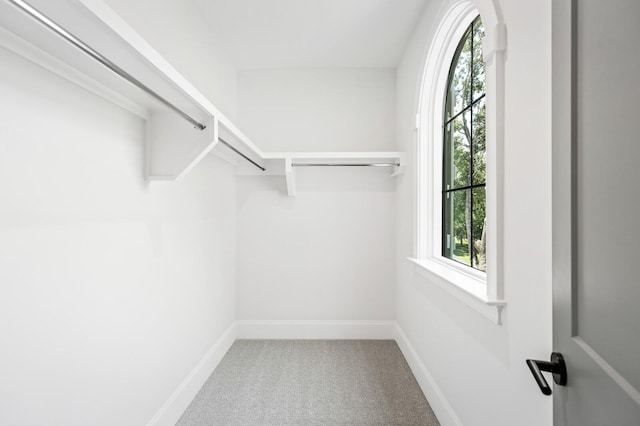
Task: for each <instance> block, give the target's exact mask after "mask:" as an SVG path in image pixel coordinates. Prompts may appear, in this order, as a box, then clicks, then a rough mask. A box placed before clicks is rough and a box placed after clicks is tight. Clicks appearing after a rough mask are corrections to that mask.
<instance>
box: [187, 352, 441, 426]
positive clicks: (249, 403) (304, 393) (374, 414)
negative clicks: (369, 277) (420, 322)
mask: <svg viewBox="0 0 640 426" xmlns="http://www.w3.org/2000/svg"><path fill="white" fill-rule="evenodd" d="M177 424H178V425H182V426H187V425H188V426H193V425H216V426H218V425H220V426H226V425H234V426H235V425H243V426H244V425H247V426H248V425H261V426H262V425H265V426H266V425H300V426H302V425H305V426H306V425H362V426H364V425H376V426H377V425H380V426H383V425H421V426H439V423H438V420H437V419H436V417H435V416H434V414H433V412H432V411H431V407H429V404H428V403H427V400H426V399H425V397H424V395H423V394H422V392H421V391H420V388H419V387H418V383H417V382H416V380H415V377H414V376H413V374H412V373H411V370H410V369H409V366H408V365H407V362H406V361H405V359H404V357H403V356H402V353H401V352H400V349H399V348H398V346H397V345H396V343H395V342H394V341H391V340H237V341H236V342H235V343H234V344H233V346H232V347H231V349H229V352H227V354H226V355H225V357H224V358H223V359H222V361H221V362H220V365H218V368H216V370H215V371H214V372H213V373H212V374H211V376H210V377H209V379H208V380H207V382H206V383H205V384H204V386H203V387H202V389H201V390H200V392H199V393H198V395H196V397H195V398H194V400H193V402H192V403H191V405H189V407H188V408H187V410H186V411H185V412H184V414H183V415H182V417H181V418H180V420H179V421H178V423H177Z"/></svg>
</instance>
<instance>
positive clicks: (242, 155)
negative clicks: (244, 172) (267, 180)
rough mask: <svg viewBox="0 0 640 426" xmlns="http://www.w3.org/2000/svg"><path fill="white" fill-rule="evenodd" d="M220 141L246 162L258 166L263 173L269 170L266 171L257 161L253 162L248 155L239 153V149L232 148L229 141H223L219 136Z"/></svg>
mask: <svg viewBox="0 0 640 426" xmlns="http://www.w3.org/2000/svg"><path fill="white" fill-rule="evenodd" d="M218 140H219V141H220V142H222V144H224V145H225V146H226V147H227V148H229V149H230V150H232V151H233V152H235V153H236V154H238V155H239V156H241V157H242V158H244V159H245V160H247V161H248V162H250V163H251V164H253V165H254V166H256V167H257V168H259V169H260V170H262V171H263V172H264V171H265V170H267V169H265V168H264V167H262V166H261V165H260V164H258V163H256V162H255V161H253V160H252V159H251V158H249V157H247V156H246V155H244V154H243V153H241V152H240V151H238V150H237V149H235V148H234V147H232V146H231V145H230V144H229V143H228V142H227V141H225V140H224V139H222V138H221V137H220V136H218Z"/></svg>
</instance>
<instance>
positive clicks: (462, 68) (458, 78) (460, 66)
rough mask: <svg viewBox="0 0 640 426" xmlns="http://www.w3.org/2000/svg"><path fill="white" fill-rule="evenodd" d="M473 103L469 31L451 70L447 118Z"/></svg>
mask: <svg viewBox="0 0 640 426" xmlns="http://www.w3.org/2000/svg"><path fill="white" fill-rule="evenodd" d="M469 104H471V33H470V32H468V33H467V34H466V35H465V36H464V38H463V39H462V40H461V42H460V44H459V45H458V49H457V51H456V54H455V56H454V57H453V62H452V63H451V70H450V73H449V87H448V90H447V105H446V113H445V120H448V119H449V118H451V117H453V116H454V115H456V114H457V113H458V112H460V111H462V110H463V109H464V107H466V106H469Z"/></svg>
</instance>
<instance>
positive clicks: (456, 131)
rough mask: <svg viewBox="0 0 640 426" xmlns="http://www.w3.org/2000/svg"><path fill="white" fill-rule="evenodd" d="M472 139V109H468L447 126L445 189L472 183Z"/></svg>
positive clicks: (444, 163)
mask: <svg viewBox="0 0 640 426" xmlns="http://www.w3.org/2000/svg"><path fill="white" fill-rule="evenodd" d="M470 141H471V111H466V112H464V113H462V114H460V115H459V116H458V117H456V118H455V119H454V120H453V121H452V122H450V123H449V124H447V125H446V127H445V140H444V162H443V165H444V175H443V178H444V179H443V181H444V188H443V189H445V190H447V189H453V188H460V187H463V186H469V185H470V183H471V182H470V179H469V178H470V172H471V149H470V147H471V144H470Z"/></svg>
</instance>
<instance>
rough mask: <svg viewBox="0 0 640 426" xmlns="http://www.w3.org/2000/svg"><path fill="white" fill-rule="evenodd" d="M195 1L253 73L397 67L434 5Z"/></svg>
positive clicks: (370, 0) (241, 65)
mask: <svg viewBox="0 0 640 426" xmlns="http://www.w3.org/2000/svg"><path fill="white" fill-rule="evenodd" d="M192 1H193V2H194V3H195V4H196V6H197V7H198V8H199V10H200V11H201V12H202V13H203V15H204V17H205V19H206V20H207V22H208V23H209V24H210V25H211V31H212V33H213V35H214V36H215V37H216V38H217V39H218V41H219V42H220V43H219V45H221V46H224V47H225V49H226V51H227V53H228V55H229V57H230V58H231V60H232V61H233V62H234V64H235V65H236V67H237V68H238V69H239V70H247V69H261V68H333V67H350V68H359V67H366V68H369V67H389V68H394V67H396V65H397V64H398V62H399V60H400V57H401V56H402V53H403V52H404V48H405V46H406V44H407V42H408V40H409V37H410V35H411V33H412V32H413V29H414V27H415V26H416V24H417V21H418V19H419V16H420V14H421V12H422V10H423V8H424V5H425V3H426V2H427V1H428V0H192ZM216 44H218V43H216Z"/></svg>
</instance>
